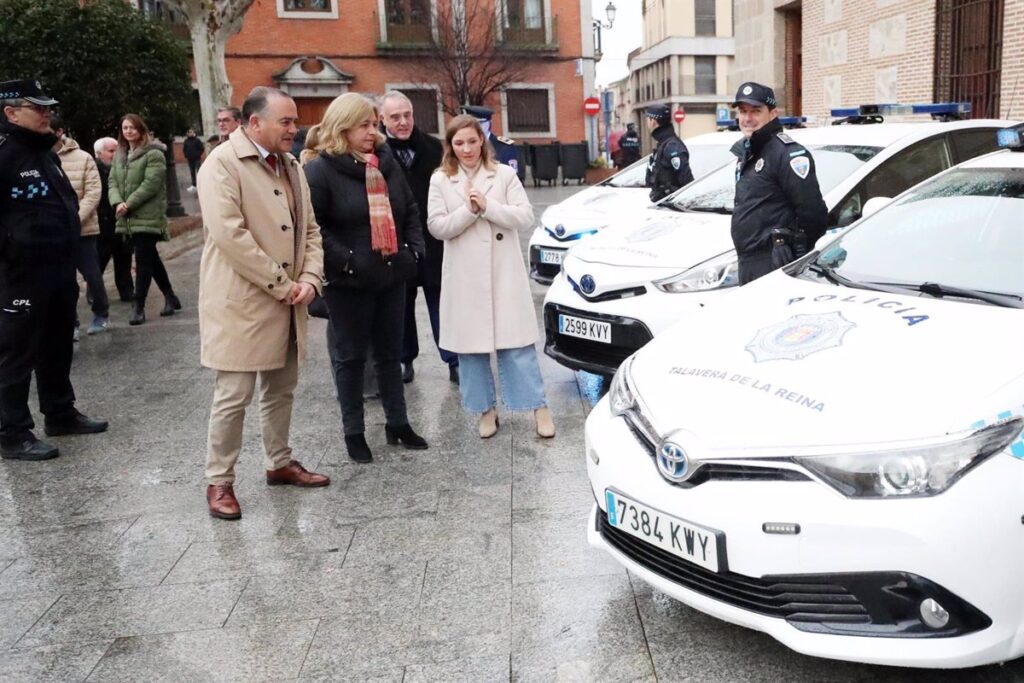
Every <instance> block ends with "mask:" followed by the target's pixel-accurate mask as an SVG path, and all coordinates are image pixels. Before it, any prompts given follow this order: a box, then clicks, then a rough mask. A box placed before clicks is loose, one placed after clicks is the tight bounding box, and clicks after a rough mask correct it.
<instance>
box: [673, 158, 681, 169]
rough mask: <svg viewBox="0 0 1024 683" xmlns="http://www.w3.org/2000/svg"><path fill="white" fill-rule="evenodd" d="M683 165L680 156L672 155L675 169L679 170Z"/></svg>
mask: <svg viewBox="0 0 1024 683" xmlns="http://www.w3.org/2000/svg"><path fill="white" fill-rule="evenodd" d="M682 165H683V162H682V161H680V159H679V157H672V168H674V169H676V170H677V171H678V170H679V167H680V166H682Z"/></svg>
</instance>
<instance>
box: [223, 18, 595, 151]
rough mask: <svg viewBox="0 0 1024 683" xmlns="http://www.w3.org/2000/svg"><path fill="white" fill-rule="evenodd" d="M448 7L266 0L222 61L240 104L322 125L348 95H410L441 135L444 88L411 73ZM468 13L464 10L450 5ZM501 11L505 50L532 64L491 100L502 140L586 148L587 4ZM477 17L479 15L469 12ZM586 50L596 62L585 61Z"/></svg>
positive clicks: (589, 83) (589, 84) (589, 81)
mask: <svg viewBox="0 0 1024 683" xmlns="http://www.w3.org/2000/svg"><path fill="white" fill-rule="evenodd" d="M439 1H440V2H445V3H447V2H448V0H263V1H262V2H257V3H254V4H253V5H252V7H251V8H250V9H249V11H248V13H247V14H246V17H245V22H244V25H243V27H242V30H241V32H240V33H239V34H238V35H236V36H234V37H233V38H231V39H230V40H229V41H228V44H227V48H226V51H225V61H226V66H227V73H228V78H229V79H230V81H231V84H232V87H233V90H234V93H233V96H232V100H233V103H234V104H236V105H237V104H239V103H240V102H241V101H242V100H243V99H244V98H245V95H246V93H248V92H249V90H250V89H251V88H253V87H254V86H257V85H277V86H278V87H280V88H282V89H283V90H285V91H287V92H288V93H289V94H291V95H292V96H293V97H295V99H296V103H297V104H298V109H299V117H300V119H301V123H302V124H303V125H309V124H311V123H314V122H316V121H319V120H320V118H321V117H322V115H323V112H324V111H325V110H326V108H327V105H328V104H329V103H330V101H331V100H332V99H333V98H334V97H336V96H338V95H340V94H342V93H344V92H348V91H355V92H366V93H378V94H379V93H382V92H384V91H385V90H390V89H398V90H403V91H405V92H407V93H408V94H409V95H410V97H411V99H412V100H413V103H414V107H415V109H416V118H417V124H418V125H419V126H420V127H421V128H423V129H425V130H427V131H429V132H431V133H438V132H443V130H444V122H445V119H446V118H447V117H446V115H445V114H444V113H443V111H442V106H441V101H440V98H439V97H438V93H437V88H438V83H439V82H440V79H437V80H436V81H435V82H430V80H429V79H425V78H424V77H423V75H422V72H421V71H419V72H416V74H415V76H414V75H413V71H414V69H413V65H414V64H415V63H417V61H418V60H419V61H420V62H422V60H424V59H425V58H426V55H427V51H426V50H425V49H424V43H426V42H429V41H432V40H433V39H434V38H433V37H432V36H436V35H437V34H436V33H434V32H436V31H437V27H436V26H435V25H434V24H435V23H436V22H437V21H438V20H439V17H443V16H448V17H449V18H450V16H451V15H450V14H447V15H446V7H447V6H446V5H445V6H442V8H441V10H440V11H439V9H438V5H437V3H438V2H439ZM452 1H454V2H461V3H466V2H467V0H452ZM486 1H487V2H489V3H492V4H491V7H494V4H493V3H494V2H496V3H497V9H496V12H495V14H496V17H497V18H496V23H497V24H498V26H496V27H495V28H496V31H497V34H498V41H499V42H498V44H499V49H502V50H508V51H511V52H512V53H514V54H516V56H517V58H521V59H523V60H527V61H528V62H529V68H528V70H527V72H528V75H527V76H526V77H525V78H523V79H522V80H520V81H516V82H514V83H511V84H509V85H508V86H507V87H506V88H505V89H503V90H502V92H500V93H495V94H494V95H492V96H491V97H490V98H489V99H488V101H487V102H485V104H486V105H487V106H489V107H491V108H492V109H494V110H495V112H496V114H495V117H494V121H493V127H494V130H495V132H498V133H501V134H504V135H508V136H510V137H514V138H516V140H517V141H530V142H537V143H543V142H549V141H551V140H555V139H557V140H562V141H579V140H582V139H584V138H585V136H586V132H585V123H584V116H583V111H582V102H583V99H584V97H585V96H586V95H585V93H590V92H591V91H592V90H593V73H594V72H593V46H592V42H591V41H592V39H591V36H590V32H591V31H590V24H591V16H590V3H589V0H486ZM462 6H463V7H476V6H477V5H475V4H472V5H462ZM588 48H589V52H588Z"/></svg>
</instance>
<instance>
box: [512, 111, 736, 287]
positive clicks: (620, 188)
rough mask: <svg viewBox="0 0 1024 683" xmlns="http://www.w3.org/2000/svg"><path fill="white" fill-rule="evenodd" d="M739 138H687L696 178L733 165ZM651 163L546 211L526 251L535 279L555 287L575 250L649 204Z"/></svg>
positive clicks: (641, 163)
mask: <svg viewBox="0 0 1024 683" xmlns="http://www.w3.org/2000/svg"><path fill="white" fill-rule="evenodd" d="M739 138H740V134H739V133H736V132H727V131H726V132H719V133H707V134H704V135H695V136H694V137H691V138H688V139H687V140H686V146H687V149H688V150H689V153H690V170H691V171H693V177H694V178H700V177H701V176H702V175H704V174H706V173H709V172H710V171H712V170H714V169H716V168H719V167H720V166H721V165H722V164H724V163H727V162H728V161H730V160H731V159H732V158H733V156H732V154H731V153H730V152H729V148H730V147H731V146H732V145H733V143H734V142H736V140H738V139H739ZM649 158H650V156H645V157H644V158H642V159H640V160H639V161H637V162H636V163H635V164H630V165H629V166H628V167H626V168H624V169H623V170H622V171H620V172H619V173H616V174H615V175H613V176H612V177H610V178H607V179H605V180H603V181H601V182H600V183H598V184H596V185H594V186H593V187H588V188H587V189H585V190H582V191H580V192H577V193H576V194H574V195H572V196H571V197H569V198H568V199H565V200H563V201H561V202H559V203H558V204H554V205H552V206H549V207H548V208H547V209H545V210H544V213H543V214H542V215H541V219H540V225H538V226H537V227H536V228H535V229H534V231H533V235H531V237H530V244H529V247H528V249H527V252H528V254H529V261H530V277H531V278H533V279H534V280H536V281H537V282H540V283H541V284H545V285H546V284H550V283H551V280H552V279H553V278H554V277H555V276H556V275H558V270H559V268H561V263H562V257H563V256H564V255H565V252H566V250H567V249H568V248H569V247H570V246H572V245H574V244H576V243H577V242H578V240H580V239H583V238H585V237H589V236H590V235H593V234H596V233H597V232H598V231H599V230H601V229H602V228H604V227H605V226H606V225H608V224H609V221H611V220H613V219H614V217H616V216H629V215H631V214H633V215H635V213H636V212H637V211H639V210H641V209H643V208H644V207H646V206H649V205H650V203H651V200H650V194H651V190H650V189H649V188H648V187H647V186H646V184H645V182H646V180H647V161H648V159H649Z"/></svg>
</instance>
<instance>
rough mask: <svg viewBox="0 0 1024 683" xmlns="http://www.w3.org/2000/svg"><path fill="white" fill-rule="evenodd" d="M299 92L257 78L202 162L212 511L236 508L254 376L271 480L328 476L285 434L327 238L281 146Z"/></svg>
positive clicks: (202, 289) (223, 513)
mask: <svg viewBox="0 0 1024 683" xmlns="http://www.w3.org/2000/svg"><path fill="white" fill-rule="evenodd" d="M296 120H297V114H296V109H295V101H294V100H292V99H291V98H290V97H288V95H286V94H285V93H283V92H281V91H280V90H276V89H274V88H265V87H257V88H254V89H253V91H252V92H251V93H249V96H248V97H247V98H246V100H245V104H244V105H243V107H242V121H243V127H242V128H239V129H237V130H235V131H234V132H233V133H231V135H230V136H228V139H227V141H226V142H225V143H224V144H221V145H220V146H218V147H217V148H216V149H215V150H214V151H213V152H212V153H211V154H210V156H209V157H208V158H207V161H206V163H205V164H203V165H202V167H201V168H200V169H199V178H198V187H199V204H200V207H201V209H202V213H203V222H204V224H205V226H206V231H207V236H206V243H205V246H204V247H203V258H202V264H201V266H200V272H199V332H200V340H201V344H202V359H201V360H202V364H203V365H204V366H206V367H208V368H213V369H214V370H216V371H217V380H216V385H215V388H214V393H213V406H212V408H211V410H210V431H209V441H208V446H207V457H206V478H207V480H208V483H209V485H208V486H207V488H206V499H207V504H208V505H209V508H210V514H211V515H213V516H214V517H220V518H222V519H238V518H239V517H241V515H242V512H241V508H240V506H239V504H238V500H237V499H236V498H235V494H234V488H233V485H234V479H235V475H234V466H235V461H236V460H237V459H238V453H239V451H240V450H241V447H242V422H243V420H244V418H245V409H246V407H247V406H248V405H249V404H250V403H251V402H252V396H253V393H254V391H255V388H256V379H257V376H258V377H259V382H260V395H259V408H260V423H261V427H262V432H263V448H264V450H265V452H266V470H267V473H266V476H267V483H268V484H270V485H277V484H290V485H293V486H327V484H329V483H330V479H328V478H327V477H326V476H324V475H322V474H315V473H312V472H308V471H307V470H306V469H305V468H303V467H302V465H301V464H299V462H298V461H296V460H294V459H292V451H291V448H290V447H289V445H288V432H289V428H290V426H291V417H292V398H293V392H294V390H295V385H296V383H297V382H298V366H299V363H300V362H301V361H302V360H303V358H304V355H305V347H306V318H307V314H306V306H307V304H309V302H310V301H312V300H313V295H314V293H315V292H317V291H318V290H319V289H320V286H321V283H322V282H323V248H322V246H321V242H320V228H319V227H318V226H317V224H316V220H315V217H314V215H313V208H312V206H311V204H310V200H309V187H308V186H307V185H306V177H305V175H304V174H303V172H302V169H301V168H300V166H299V163H298V161H296V160H295V158H294V157H292V156H291V154H288V151H289V150H290V149H291V146H292V139H293V138H294V136H295V133H296V130H297V128H296Z"/></svg>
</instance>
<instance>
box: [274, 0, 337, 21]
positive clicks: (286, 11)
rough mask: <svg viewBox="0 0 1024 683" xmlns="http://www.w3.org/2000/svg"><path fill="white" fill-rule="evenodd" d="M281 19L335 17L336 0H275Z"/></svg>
mask: <svg viewBox="0 0 1024 683" xmlns="http://www.w3.org/2000/svg"><path fill="white" fill-rule="evenodd" d="M277 16H278V17H280V18H282V19H337V18H338V0H277Z"/></svg>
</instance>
